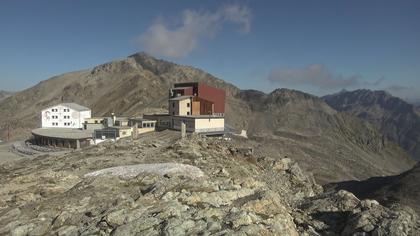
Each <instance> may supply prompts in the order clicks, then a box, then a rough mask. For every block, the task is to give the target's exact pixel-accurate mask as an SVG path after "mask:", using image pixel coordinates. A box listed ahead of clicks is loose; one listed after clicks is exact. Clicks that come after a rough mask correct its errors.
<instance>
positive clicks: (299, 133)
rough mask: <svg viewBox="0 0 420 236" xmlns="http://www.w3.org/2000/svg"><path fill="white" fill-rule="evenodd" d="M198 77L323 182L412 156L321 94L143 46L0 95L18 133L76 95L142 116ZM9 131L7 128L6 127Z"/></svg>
mask: <svg viewBox="0 0 420 236" xmlns="http://www.w3.org/2000/svg"><path fill="white" fill-rule="evenodd" d="M182 81H199V82H205V83H207V84H209V85H211V86H215V87H218V88H223V89H225V90H226V92H227V104H226V121H227V123H228V124H229V125H230V126H232V127H234V128H236V129H237V130H238V131H240V130H241V129H245V130H247V131H248V134H249V137H250V139H251V140H252V143H254V145H255V146H258V147H261V146H264V147H265V148H259V150H263V152H266V153H267V155H270V156H273V157H279V158H280V157H284V156H288V157H291V158H293V159H295V160H298V161H299V162H300V164H301V165H302V166H303V167H304V168H305V169H306V170H309V171H311V172H313V173H314V175H315V178H316V179H317V180H318V181H319V182H320V183H328V182H338V181H344V180H361V179H366V178H369V177H373V176H382V175H391V174H398V173H401V172H402V171H405V170H408V169H410V168H411V167H412V166H413V165H414V161H413V160H412V159H410V158H409V156H408V155H407V154H406V152H405V151H404V150H402V149H401V148H400V147H399V146H398V145H396V144H395V143H394V142H391V141H389V140H388V139H387V138H385V137H384V135H382V134H381V133H380V132H378V130H377V129H376V128H375V127H374V126H373V125H371V124H370V123H368V122H366V121H363V120H361V119H359V118H357V117H354V116H352V115H349V114H347V113H342V112H337V111H336V110H335V109H333V108H332V107H331V106H329V105H328V104H327V103H325V102H324V101H323V100H322V99H320V98H318V97H316V96H313V95H310V94H306V93H303V92H299V91H294V90H288V89H276V90H274V91H273V92H271V93H269V94H266V93H263V92H260V91H256V90H240V89H239V88H237V87H236V86H234V85H232V84H229V83H227V82H225V81H223V80H220V79H218V78H216V77H214V76H212V75H210V74H208V73H206V72H204V71H202V70H200V69H196V68H193V67H189V66H181V65H177V64H174V63H171V62H167V61H164V60H159V59H156V58H154V57H151V56H149V55H147V54H145V53H136V54H134V55H131V56H129V57H127V58H125V59H122V60H118V61H113V62H109V63H105V64H102V65H99V66H96V67H94V68H92V69H88V70H83V71H76V72H70V73H66V74H63V75H59V76H55V77H53V78H51V79H48V80H45V81H42V82H40V83H39V84H37V85H36V86H34V87H32V88H29V89H27V90H24V91H21V92H18V93H16V94H14V95H13V96H10V97H8V98H7V99H5V100H4V101H3V102H1V103H0V112H1V113H2V114H7V115H5V116H0V124H2V123H3V124H4V123H9V124H12V127H13V130H12V136H13V137H14V138H15V139H21V138H25V137H28V135H29V133H30V130H31V129H32V128H35V127H38V126H39V123H40V118H39V112H40V110H41V109H42V108H44V107H47V106H50V105H53V104H56V103H60V102H76V103H79V104H81V105H85V106H88V107H90V108H91V109H92V112H93V115H96V116H101V115H109V114H110V113H111V112H115V113H116V114H117V115H127V116H139V115H141V114H143V113H152V112H163V111H166V110H167V105H168V102H167V96H168V93H167V91H168V88H169V87H170V86H171V85H172V84H173V83H176V82H182ZM3 135H4V134H3Z"/></svg>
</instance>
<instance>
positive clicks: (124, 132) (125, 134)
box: [119, 128, 133, 138]
mask: <svg viewBox="0 0 420 236" xmlns="http://www.w3.org/2000/svg"><path fill="white" fill-rule="evenodd" d="M119 133H120V138H125V137H131V136H132V133H133V129H132V128H130V129H119Z"/></svg>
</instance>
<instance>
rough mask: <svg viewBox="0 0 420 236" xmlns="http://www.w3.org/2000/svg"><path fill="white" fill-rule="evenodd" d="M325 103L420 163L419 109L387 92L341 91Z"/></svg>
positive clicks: (327, 98)
mask: <svg viewBox="0 0 420 236" xmlns="http://www.w3.org/2000/svg"><path fill="white" fill-rule="evenodd" d="M323 99H324V100H325V101H326V102H327V103H328V104H329V105H330V106H331V107H333V108H334V109H336V110H338V111H342V112H346V113H348V114H351V115H355V116H357V117H359V118H362V119H364V120H366V121H368V122H370V123H371V124H373V125H374V126H375V127H377V128H378V129H379V130H380V131H381V133H382V134H384V135H385V136H386V137H387V138H389V139H391V140H393V141H395V142H397V143H399V144H400V145H401V147H403V148H404V149H405V150H407V151H408V152H409V153H410V154H411V155H412V156H413V157H414V158H415V159H417V160H420V117H419V115H418V113H419V112H418V108H416V107H414V106H413V105H412V104H409V103H407V102H405V101H404V100H402V99H400V98H397V97H393V96H392V95H390V94H389V93H387V92H384V91H371V90H365V89H363V90H356V91H342V92H340V93H337V94H333V95H328V96H325V97H323Z"/></svg>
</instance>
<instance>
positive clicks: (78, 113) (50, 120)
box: [41, 103, 91, 129]
mask: <svg viewBox="0 0 420 236" xmlns="http://www.w3.org/2000/svg"><path fill="white" fill-rule="evenodd" d="M41 117H42V118H41V120H42V128H73V129H82V128H83V124H84V123H85V119H87V118H90V117H91V110H90V109H89V108H87V107H84V106H81V105H79V104H76V103H61V104H58V105H55V106H52V107H48V108H46V109H44V110H42V112H41Z"/></svg>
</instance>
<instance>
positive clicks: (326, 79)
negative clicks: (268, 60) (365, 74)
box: [268, 64, 362, 89]
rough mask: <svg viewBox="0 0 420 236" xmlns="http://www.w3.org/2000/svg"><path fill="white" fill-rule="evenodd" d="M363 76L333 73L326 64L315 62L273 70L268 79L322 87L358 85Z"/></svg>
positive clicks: (290, 83)
mask: <svg viewBox="0 0 420 236" xmlns="http://www.w3.org/2000/svg"><path fill="white" fill-rule="evenodd" d="M361 79H362V78H361V76H359V75H353V76H349V77H344V76H342V75H334V74H332V73H331V72H330V71H329V70H328V69H327V68H326V67H325V66H324V65H322V64H313V65H310V66H308V67H306V68H281V69H273V70H271V72H270V74H269V76H268V80H270V81H272V82H277V83H282V84H285V85H304V86H311V87H315V88H320V89H337V88H340V89H342V88H350V87H357V86H359V85H360V84H361Z"/></svg>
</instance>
